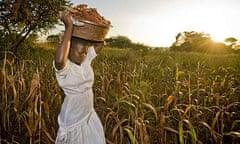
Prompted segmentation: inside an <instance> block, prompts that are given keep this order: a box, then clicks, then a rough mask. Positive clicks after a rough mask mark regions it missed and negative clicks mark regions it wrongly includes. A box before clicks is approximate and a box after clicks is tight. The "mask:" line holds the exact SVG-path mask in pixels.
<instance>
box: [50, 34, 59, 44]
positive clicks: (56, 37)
mask: <svg viewBox="0 0 240 144" xmlns="http://www.w3.org/2000/svg"><path fill="white" fill-rule="evenodd" d="M47 41H48V42H49V43H50V44H51V46H53V47H56V46H57V45H58V44H59V42H60V34H57V35H49V36H48V37H47Z"/></svg>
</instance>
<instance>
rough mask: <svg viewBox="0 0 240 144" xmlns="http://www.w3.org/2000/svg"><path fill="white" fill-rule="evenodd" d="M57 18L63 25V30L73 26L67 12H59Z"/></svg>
mask: <svg viewBox="0 0 240 144" xmlns="http://www.w3.org/2000/svg"><path fill="white" fill-rule="evenodd" d="M59 18H60V19H61V21H62V22H63V23H64V25H65V28H68V27H72V26H73V21H72V18H71V15H70V13H68V12H60V13H59Z"/></svg>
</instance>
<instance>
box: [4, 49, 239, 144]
mask: <svg viewBox="0 0 240 144" xmlns="http://www.w3.org/2000/svg"><path fill="white" fill-rule="evenodd" d="M7 55H11V54H9V53H6V56H7ZM239 60H240V59H239V56H235V55H229V56H211V55H208V56H206V55H205V56H204V57H203V55H199V54H185V53H169V52H161V51H157V50H155V51H148V53H147V54H144V53H142V52H141V51H132V50H114V49H107V50H105V51H103V52H102V54H100V55H99V57H98V58H97V59H96V60H95V61H94V64H93V67H94V69H95V84H94V93H95V107H96V111H97V113H98V114H99V117H100V118H101V120H102V123H103V126H104V130H105V134H106V139H107V143H109V144H128V143H129V144H148V143H152V144H159V143H162V144H164V143H166V144H175V143H180V144H187V143H195V144H201V143H202V144H205V143H208V144H215V143H218V144H221V143H222V144H224V143H233V144H234V143H239V142H240V131H239V130H240V111H239V110H240V107H239V106H240V75H239V72H240V66H239V62H240V61H239ZM51 61H52V60H51V59H48V60H47V61H46V60H45V61H44V59H38V60H37V61H36V60H23V61H18V62H16V61H15V59H14V58H7V57H6V58H5V59H4V60H3V61H1V63H0V66H1V67H0V68H1V74H0V80H1V81H0V83H1V89H0V92H1V97H0V115H1V118H0V143H54V139H55V136H56V131H57V127H58V125H57V114H58V112H59V108H60V105H61V103H62V92H61V90H60V89H59V87H58V86H57V83H56V80H55V77H54V72H53V69H52V68H51V63H52V62H51ZM226 61H228V62H226Z"/></svg>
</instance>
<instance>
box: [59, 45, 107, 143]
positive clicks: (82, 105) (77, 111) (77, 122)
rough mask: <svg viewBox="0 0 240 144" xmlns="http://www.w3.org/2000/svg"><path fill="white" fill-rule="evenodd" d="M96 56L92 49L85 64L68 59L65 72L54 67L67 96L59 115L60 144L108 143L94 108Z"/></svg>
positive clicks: (91, 48)
mask: <svg viewBox="0 0 240 144" xmlns="http://www.w3.org/2000/svg"><path fill="white" fill-rule="evenodd" d="M95 57H96V52H95V49H94V47H90V48H89V50H88V53H87V57H86V59H85V60H84V61H83V63H82V64H81V65H77V64H74V63H73V62H71V61H70V60H67V64H66V66H65V68H63V69H62V70H57V69H56V68H55V66H54V68H55V73H56V79H57V82H58V84H59V86H60V87H61V88H62V89H63V91H64V94H65V98H64V101H63V104H62V106H61V111H60V114H59V115H58V124H59V129H58V133H57V138H56V144H105V143H106V142H105V136H104V131H103V127H102V124H101V121H100V119H99V117H98V116H97V114H96V112H95V110H94V105H93V91H92V85H93V82H94V73H93V70H92V67H91V62H92V60H93V59H94V58H95Z"/></svg>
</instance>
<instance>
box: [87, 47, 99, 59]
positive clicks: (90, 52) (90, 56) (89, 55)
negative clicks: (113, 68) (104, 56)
mask: <svg viewBox="0 0 240 144" xmlns="http://www.w3.org/2000/svg"><path fill="white" fill-rule="evenodd" d="M96 56H97V53H96V51H95V49H94V47H93V46H91V47H89V49H88V53H87V59H88V60H89V61H90V62H92V60H93V59H94V58H95V57H96Z"/></svg>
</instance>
